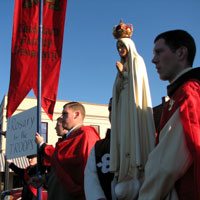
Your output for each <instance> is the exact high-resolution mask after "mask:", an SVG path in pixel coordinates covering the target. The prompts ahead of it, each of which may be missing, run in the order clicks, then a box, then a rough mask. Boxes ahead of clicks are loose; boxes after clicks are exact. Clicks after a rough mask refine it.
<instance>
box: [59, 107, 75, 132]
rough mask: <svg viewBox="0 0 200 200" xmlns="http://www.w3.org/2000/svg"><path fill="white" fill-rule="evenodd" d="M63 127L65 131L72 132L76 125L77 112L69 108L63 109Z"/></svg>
mask: <svg viewBox="0 0 200 200" xmlns="http://www.w3.org/2000/svg"><path fill="white" fill-rule="evenodd" d="M62 117H63V121H62V125H63V127H64V128H65V129H67V130H70V129H72V128H73V127H74V125H75V118H76V111H74V110H72V109H71V108H68V107H67V106H66V107H65V108H64V109H63V112H62Z"/></svg>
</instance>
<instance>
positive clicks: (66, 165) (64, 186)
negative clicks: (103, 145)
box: [43, 102, 100, 200]
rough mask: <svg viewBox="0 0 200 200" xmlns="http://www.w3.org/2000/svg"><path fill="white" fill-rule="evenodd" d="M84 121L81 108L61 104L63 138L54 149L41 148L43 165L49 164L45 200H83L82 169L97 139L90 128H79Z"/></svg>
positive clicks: (47, 146)
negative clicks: (46, 196) (65, 131)
mask: <svg viewBox="0 0 200 200" xmlns="http://www.w3.org/2000/svg"><path fill="white" fill-rule="evenodd" d="M84 117H85V108H84V106H83V105H82V104H80V103H78V102H70V103H67V104H65V105H64V107H63V112H62V118H63V127H64V128H65V129H66V130H68V132H67V134H66V136H65V137H62V138H61V139H59V141H58V142H57V143H56V147H55V149H53V148H52V146H50V145H46V146H45V147H44V148H43V156H44V161H45V162H44V163H46V164H47V163H49V161H50V165H51V171H50V174H49V177H48V180H47V182H48V183H47V184H48V200H55V199H56V200H67V199H70V200H73V199H74V200H85V195H84V169H85V165H86V162H87V158H88V156H89V153H90V150H91V149H92V147H93V146H94V144H95V143H96V141H97V140H99V139H100V138H99V134H98V133H97V132H96V130H95V129H94V128H93V127H91V126H83V120H84ZM49 158H51V159H49Z"/></svg>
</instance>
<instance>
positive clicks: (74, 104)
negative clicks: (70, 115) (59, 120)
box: [63, 101, 85, 119]
mask: <svg viewBox="0 0 200 200" xmlns="http://www.w3.org/2000/svg"><path fill="white" fill-rule="evenodd" d="M66 107H68V108H70V109H72V110H73V111H77V110H79V111H80V112H81V115H82V117H83V119H84V118H85V107H84V106H83V105H82V104H81V103H79V102H75V101H72V102H69V103H66V104H65V105H64V106H63V108H64V109H65V108H66Z"/></svg>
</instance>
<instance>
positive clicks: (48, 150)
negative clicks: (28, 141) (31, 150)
mask: <svg viewBox="0 0 200 200" xmlns="http://www.w3.org/2000/svg"><path fill="white" fill-rule="evenodd" d="M62 141H63V138H59V139H58V142H57V143H56V146H57V145H58V144H59V143H60V142H62ZM54 151H55V147H54V146H53V145H46V146H45V147H44V153H43V164H44V166H51V159H52V156H53V154H54Z"/></svg>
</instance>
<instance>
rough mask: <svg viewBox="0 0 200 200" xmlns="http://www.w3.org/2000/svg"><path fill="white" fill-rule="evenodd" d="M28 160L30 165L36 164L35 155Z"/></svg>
mask: <svg viewBox="0 0 200 200" xmlns="http://www.w3.org/2000/svg"><path fill="white" fill-rule="evenodd" d="M28 162H29V165H30V166H34V165H36V164H37V157H33V158H28Z"/></svg>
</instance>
